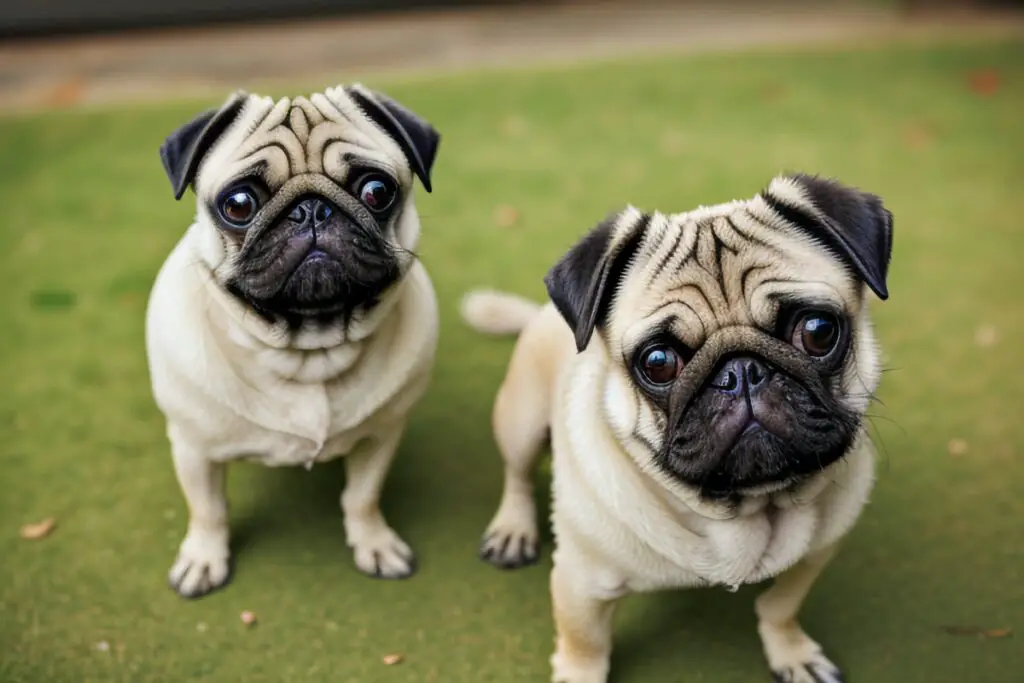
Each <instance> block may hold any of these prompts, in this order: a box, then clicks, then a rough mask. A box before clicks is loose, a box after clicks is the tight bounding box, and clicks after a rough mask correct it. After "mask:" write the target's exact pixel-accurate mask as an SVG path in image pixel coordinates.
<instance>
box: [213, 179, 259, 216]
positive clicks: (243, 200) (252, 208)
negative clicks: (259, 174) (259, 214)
mask: <svg viewBox="0 0 1024 683" xmlns="http://www.w3.org/2000/svg"><path fill="white" fill-rule="evenodd" d="M259 206H260V204H259V200H258V199H256V195H255V193H253V191H252V190H250V189H248V188H244V187H243V188H239V189H237V190H232V191H231V192H229V193H228V194H227V196H225V197H224V199H223V200H222V201H221V203H220V214H221V216H223V217H224V220H226V221H227V222H229V223H233V224H235V225H246V224H248V223H249V222H250V221H251V220H252V219H253V218H254V217H255V216H256V211H257V210H258V209H259Z"/></svg>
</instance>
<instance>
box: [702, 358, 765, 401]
mask: <svg viewBox="0 0 1024 683" xmlns="http://www.w3.org/2000/svg"><path fill="white" fill-rule="evenodd" d="M771 375H772V373H771V368H769V367H768V365H767V364H766V363H764V362H763V361H760V360H758V359H756V358H751V357H749V356H739V357H737V358H730V359H729V360H727V361H726V362H725V363H723V364H722V365H721V366H719V368H718V372H717V373H716V374H715V378H714V379H713V380H712V381H711V386H712V387H714V388H715V389H718V390H719V391H723V392H725V393H727V394H730V395H732V396H742V395H743V394H745V393H749V394H750V395H753V394H755V393H756V392H757V391H758V390H759V389H761V388H762V387H764V386H765V385H766V384H767V383H768V380H769V378H771Z"/></svg>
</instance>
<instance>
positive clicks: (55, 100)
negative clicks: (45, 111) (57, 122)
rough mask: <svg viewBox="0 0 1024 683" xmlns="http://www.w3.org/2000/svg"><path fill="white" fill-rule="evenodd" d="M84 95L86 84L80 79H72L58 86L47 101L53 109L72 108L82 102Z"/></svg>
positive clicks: (47, 97) (46, 98) (48, 96)
mask: <svg viewBox="0 0 1024 683" xmlns="http://www.w3.org/2000/svg"><path fill="white" fill-rule="evenodd" d="M84 95H85V82H84V81H83V80H82V79H80V78H72V79H71V80H67V81H64V82H63V83H60V84H59V85H57V87H55V88H54V89H53V90H51V91H50V92H49V94H48V95H47V96H46V97H45V100H46V104H48V105H50V106H51V107H70V106H73V105H76V104H78V103H79V102H81V101H82V97H83V96H84Z"/></svg>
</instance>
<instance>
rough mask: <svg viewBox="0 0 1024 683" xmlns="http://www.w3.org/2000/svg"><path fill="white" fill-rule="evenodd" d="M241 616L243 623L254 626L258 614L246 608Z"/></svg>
mask: <svg viewBox="0 0 1024 683" xmlns="http://www.w3.org/2000/svg"><path fill="white" fill-rule="evenodd" d="M239 618H240V619H241V620H242V623H243V624H245V625H246V626H252V625H253V624H255V623H256V615H255V614H254V613H252V612H250V611H249V610H245V611H244V612H242V614H241V615H240V617H239Z"/></svg>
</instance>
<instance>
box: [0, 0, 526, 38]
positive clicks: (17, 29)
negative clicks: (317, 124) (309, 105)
mask: <svg viewBox="0 0 1024 683" xmlns="http://www.w3.org/2000/svg"><path fill="white" fill-rule="evenodd" d="M507 4H513V0H505V1H503V0H0V35H3V36H19V35H47V34H55V33H79V32H92V31H107V30H117V29H128V28H155V27H163V26H178V25H196V24H207V23H230V22H248V21H253V20H270V19H281V18H289V17H295V18H310V17H316V16H335V17H337V16H346V15H353V14H365V13H380V12H395V11H401V10H410V9H429V8H446V7H469V6H483V5H507ZM515 4H527V3H522V2H520V3H515ZM531 4H538V3H531Z"/></svg>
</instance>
